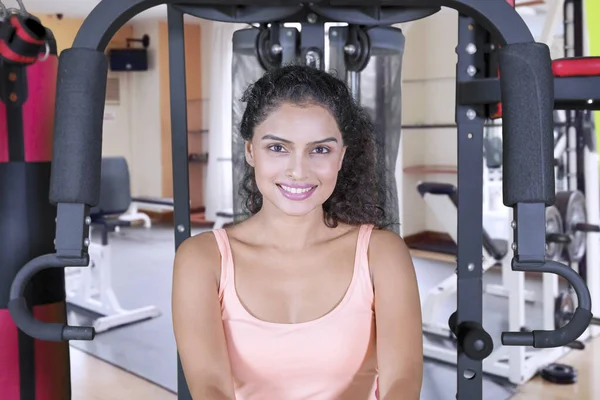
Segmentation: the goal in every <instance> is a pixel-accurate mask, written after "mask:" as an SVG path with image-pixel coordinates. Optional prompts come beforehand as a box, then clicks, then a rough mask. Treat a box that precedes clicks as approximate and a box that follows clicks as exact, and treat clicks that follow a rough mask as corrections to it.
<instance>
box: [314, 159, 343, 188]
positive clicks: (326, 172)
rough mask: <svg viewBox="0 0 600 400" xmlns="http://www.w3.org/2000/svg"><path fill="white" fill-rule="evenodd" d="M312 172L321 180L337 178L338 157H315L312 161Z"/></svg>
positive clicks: (329, 180)
mask: <svg viewBox="0 0 600 400" xmlns="http://www.w3.org/2000/svg"><path fill="white" fill-rule="evenodd" d="M312 165H313V172H314V173H315V174H316V175H317V176H318V177H319V179H320V180H321V181H323V182H325V181H327V182H331V181H335V180H336V179H337V176H338V173H339V165H340V164H339V158H338V157H315V159H314V160H313V162H312Z"/></svg>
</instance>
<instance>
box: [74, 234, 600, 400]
mask: <svg viewBox="0 0 600 400" xmlns="http://www.w3.org/2000/svg"><path fill="white" fill-rule="evenodd" d="M201 231H203V229H196V230H193V232H192V234H197V233H199V232H201ZM94 241H95V240H94ZM110 248H111V250H110V251H111V258H112V259H111V265H112V268H111V269H112V272H111V273H112V282H113V289H114V291H115V293H116V295H117V296H118V298H119V300H120V301H121V305H122V306H123V307H124V308H126V309H131V308H135V307H143V306H147V305H154V306H156V307H158V308H159V309H160V310H161V312H162V315H161V316H160V317H158V318H155V319H152V320H149V321H143V322H139V323H136V324H132V325H129V326H124V327H120V328H117V329H114V330H111V331H107V332H102V333H99V334H98V335H97V336H96V339H95V340H94V341H93V342H72V343H71V360H72V366H71V370H72V372H71V374H72V387H73V399H75V400H78V399H85V400H88V399H89V400H104V399H106V400H109V399H110V400H112V399H129V398H144V399H148V400H152V399H176V395H175V394H173V392H174V391H175V390H176V386H177V376H176V359H175V354H176V347H175V341H174V338H173V332H172V327H171V314H170V299H171V297H170V296H171V271H172V262H173V256H174V239H173V228H172V227H169V226H161V225H153V226H152V228H150V229H144V228H143V227H131V228H125V229H122V230H121V231H120V232H119V233H114V234H111V235H110ZM414 263H415V269H416V271H417V277H418V280H419V286H420V290H421V293H422V294H424V293H426V292H427V290H429V289H430V288H431V287H433V286H434V285H436V283H439V282H440V281H441V280H443V279H444V278H446V277H447V276H448V275H449V274H451V273H453V270H454V266H452V265H450V264H447V263H443V262H439V261H433V260H425V259H420V258H415V259H414ZM499 278H500V275H499V274H498V273H497V272H494V271H488V273H486V275H485V276H484V284H487V283H499V282H498V280H499ZM529 285H533V286H530V289H531V290H536V286H537V285H541V283H536V282H533V283H531V282H530V283H529ZM453 301H455V300H454V299H452V298H451V299H450V301H449V302H448V307H447V309H446V307H444V310H441V311H442V312H443V313H444V314H443V315H445V314H448V315H449V314H450V312H451V311H452V307H453V304H452V302H453ZM506 305H507V300H506V299H503V298H499V297H494V296H489V295H486V296H484V307H485V313H484V315H485V318H486V319H485V320H484V324H485V325H486V327H488V329H490V334H491V335H492V338H493V339H494V342H495V343H497V342H499V336H500V332H501V331H502V330H504V329H505V328H506V327H505V326H504V325H506V323H507V322H506V318H507V315H506V314H507V310H506ZM530 310H532V311H534V312H533V313H532V312H530ZM535 311H536V310H535V309H532V308H531V306H530V307H528V308H527V321H528V324H530V327H531V328H539V326H540V324H541V321H539V318H536V315H539V314H540V313H539V312H535ZM443 315H442V318H443ZM91 318H93V316H92V315H89V314H87V313H85V312H83V311H81V310H78V309H76V308H74V307H70V312H69V323H70V324H86V323H90V319H91ZM598 339H600V338H598ZM598 339H595V341H590V342H588V343H587V344H586V349H585V350H584V351H578V350H573V351H571V352H569V353H568V354H567V355H566V356H565V357H564V359H563V360H562V361H561V362H564V363H566V364H569V365H572V366H573V367H575V368H576V369H577V370H578V383H577V384H574V385H556V384H550V383H547V382H545V381H543V380H541V379H540V378H534V379H533V380H531V381H530V382H528V383H527V384H525V385H522V386H521V387H518V388H517V387H515V386H514V385H512V384H510V383H509V382H507V381H506V380H503V379H500V378H497V377H490V376H486V377H485V378H484V399H486V400H488V399H489V400H504V399H517V400H521V399H525V398H541V397H542V396H543V397H544V398H545V399H546V400H552V399H571V398H577V399H580V400H585V399H593V398H594V396H593V394H595V397H596V398H598V397H599V396H600V382H599V380H598V379H596V380H594V379H593V377H594V375H595V376H598V375H599V373H598V370H600V341H599V340H598ZM455 388H456V368H455V366H453V365H447V364H443V363H440V362H436V361H433V360H426V364H425V375H424V381H423V391H422V395H421V399H422V400H446V399H448V400H451V399H452V400H454V399H455Z"/></svg>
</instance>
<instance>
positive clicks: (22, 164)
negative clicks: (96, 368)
mask: <svg viewBox="0 0 600 400" xmlns="http://www.w3.org/2000/svg"><path fill="white" fill-rule="evenodd" d="M20 6H21V7H20V9H7V8H5V7H4V6H3V5H2V3H1V2H0V188H1V189H0V338H1V340H0V392H1V393H2V394H1V395H0V397H1V398H2V399H4V400H20V399H23V400H24V399H35V398H38V399H39V398H42V397H45V398H52V399H68V398H70V390H71V383H70V382H71V377H70V374H69V368H70V365H69V345H68V343H67V342H62V343H61V342H48V341H39V340H36V339H35V338H33V337H31V336H28V335H26V334H25V333H24V332H23V331H21V330H19V329H18V327H17V326H16V325H15V323H14V321H13V319H12V317H11V314H10V312H9V309H8V303H9V300H10V288H11V283H12V280H13V279H14V277H15V275H16V274H17V271H19V270H20V269H21V267H22V266H23V265H24V264H25V263H26V262H28V261H29V260H31V259H33V258H35V257H38V256H41V255H42V254H46V253H49V252H52V251H53V250H54V247H53V244H52V243H53V240H54V234H55V222H54V218H55V216H56V207H54V206H53V205H51V204H50V203H49V202H48V194H49V191H50V169H51V158H52V135H53V129H52V124H53V120H54V113H53V109H54V101H55V90H56V76H57V68H58V57H57V49H56V41H55V38H54V35H53V33H52V31H50V30H49V29H47V28H46V27H44V26H43V25H42V24H41V22H40V20H39V19H38V18H36V17H35V16H33V15H30V14H29V13H28V12H27V11H26V10H25V8H24V7H23V6H22V3H21V4H20ZM24 26H27V28H28V29H24V28H23V27H24ZM9 38H10V39H11V40H8V39H9ZM26 289H27V290H26V291H25V292H24V293H23V294H22V295H23V296H24V299H25V300H26V302H27V305H28V306H29V307H30V312H32V313H33V314H34V315H35V316H36V318H39V319H40V320H43V321H46V322H48V323H55V324H59V325H63V324H65V323H66V321H67V313H66V302H65V287H64V272H63V270H62V269H60V268H54V269H52V270H46V271H43V272H41V273H39V274H36V275H35V276H34V277H32V279H31V280H30V281H29V284H28V287H27V288H26Z"/></svg>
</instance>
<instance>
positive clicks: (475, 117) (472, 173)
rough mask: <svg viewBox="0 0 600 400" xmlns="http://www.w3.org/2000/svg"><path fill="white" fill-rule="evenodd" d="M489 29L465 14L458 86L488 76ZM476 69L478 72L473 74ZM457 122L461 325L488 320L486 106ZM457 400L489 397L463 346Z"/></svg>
mask: <svg viewBox="0 0 600 400" xmlns="http://www.w3.org/2000/svg"><path fill="white" fill-rule="evenodd" d="M483 37H485V30H483V29H482V28H481V27H480V26H479V25H478V24H477V23H476V21H475V20H474V19H473V18H470V17H469V16H467V15H464V14H459V17H458V45H457V48H456V53H457V55H458V62H457V64H456V85H457V93H458V88H459V87H460V85H461V84H462V83H463V82H470V81H473V80H474V79H475V75H472V72H471V73H469V71H475V70H476V71H480V73H484V67H485V59H484V53H483V44H484V43H483V40H482V38H483ZM473 68H475V70H473ZM455 120H456V125H457V143H458V150H457V152H458V187H459V191H458V205H457V208H458V226H457V241H458V252H457V258H456V262H457V270H456V273H457V277H458V279H457V290H456V294H457V298H456V306H457V314H456V315H457V318H458V321H476V322H478V323H480V324H482V320H483V283H482V278H483V270H482V262H483V260H482V256H481V248H482V245H483V208H482V201H483V181H482V179H481V177H482V176H483V162H482V160H483V130H484V123H485V112H484V107H479V109H477V108H474V107H473V106H472V105H464V104H460V103H459V102H458V101H457V102H456V114H455ZM456 366H457V399H458V398H463V397H462V396H464V398H465V399H475V398H477V399H480V398H482V394H483V381H482V379H481V377H482V375H483V364H482V362H481V361H476V360H472V359H471V358H469V357H468V356H467V355H466V354H464V352H463V351H462V349H461V346H460V345H458V346H457V365H456Z"/></svg>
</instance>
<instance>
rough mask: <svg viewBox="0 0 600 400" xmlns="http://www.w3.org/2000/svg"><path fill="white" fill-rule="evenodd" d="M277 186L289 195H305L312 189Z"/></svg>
mask: <svg viewBox="0 0 600 400" xmlns="http://www.w3.org/2000/svg"><path fill="white" fill-rule="evenodd" d="M279 186H281V187H282V188H283V190H285V191H286V192H290V193H294V194H298V193H306V192H308V191H309V190H311V189H312V188H306V189H299V188H291V187H289V186H283V185H279Z"/></svg>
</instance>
